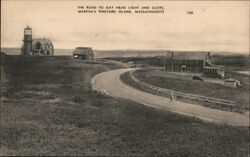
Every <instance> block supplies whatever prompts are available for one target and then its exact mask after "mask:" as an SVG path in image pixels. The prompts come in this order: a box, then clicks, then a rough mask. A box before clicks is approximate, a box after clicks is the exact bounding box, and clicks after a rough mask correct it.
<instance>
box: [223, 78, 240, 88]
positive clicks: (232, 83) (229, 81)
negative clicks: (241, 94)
mask: <svg viewBox="0 0 250 157" xmlns="http://www.w3.org/2000/svg"><path fill="white" fill-rule="evenodd" d="M224 85H225V86H228V87H233V88H236V87H237V86H240V81H237V80H234V79H226V80H225V82H224Z"/></svg>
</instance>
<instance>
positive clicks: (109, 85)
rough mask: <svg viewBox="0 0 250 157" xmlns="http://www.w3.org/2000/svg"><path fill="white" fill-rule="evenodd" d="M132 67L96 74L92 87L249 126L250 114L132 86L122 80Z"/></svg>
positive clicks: (204, 118)
mask: <svg viewBox="0 0 250 157" xmlns="http://www.w3.org/2000/svg"><path fill="white" fill-rule="evenodd" d="M131 70H134V69H132V68H126V69H118V70H112V71H108V72H104V73H100V74H98V75H96V76H95V77H94V78H93V79H92V80H91V83H92V88H93V89H94V90H101V91H103V92H105V93H106V94H107V95H110V96H113V97H120V98H124V99H128V100H132V101H135V102H138V103H142V104H144V105H147V106H152V107H156V108H160V109H164V110H168V111H171V112H175V113H179V114H184V115H187V116H194V117H197V118H199V119H202V120H206V121H211V122H215V123H222V124H223V123H224V124H229V125H237V126H249V116H248V115H243V114H239V113H234V112H226V111H221V110H216V109H211V108H206V107H203V106H198V105H193V104H187V103H182V102H177V101H170V100H169V99H167V98H163V97H160V96H157V95H153V94H149V93H146V92H143V91H140V90H137V89H134V88H133V87H130V86H128V85H126V84H124V83H123V82H121V80H120V75H121V74H123V73H124V72H127V71H131Z"/></svg>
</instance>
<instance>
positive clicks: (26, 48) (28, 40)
mask: <svg viewBox="0 0 250 157" xmlns="http://www.w3.org/2000/svg"><path fill="white" fill-rule="evenodd" d="M31 53H32V29H31V28H30V27H29V26H27V27H26V28H25V29H24V38H23V55H31Z"/></svg>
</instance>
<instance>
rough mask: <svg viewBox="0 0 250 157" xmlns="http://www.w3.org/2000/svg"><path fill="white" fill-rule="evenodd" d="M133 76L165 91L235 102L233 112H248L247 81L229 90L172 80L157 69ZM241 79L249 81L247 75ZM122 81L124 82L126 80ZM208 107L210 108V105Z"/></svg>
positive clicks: (180, 78)
mask: <svg viewBox="0 0 250 157" xmlns="http://www.w3.org/2000/svg"><path fill="white" fill-rule="evenodd" d="M127 75H128V74H127ZM134 76H135V77H136V78H138V79H139V80H141V81H144V82H147V83H149V84H152V85H155V86H158V87H162V88H166V89H171V90H175V91H180V92H184V93H190V94H197V95H203V96H207V97H214V98H220V99H226V100H231V101H235V102H236V107H235V108H234V110H236V111H248V110H249V81H245V82H243V83H242V84H243V85H242V86H241V87H237V88H231V87H226V86H224V85H220V84H215V83H210V82H201V81H196V80H192V79H190V78H188V79H186V78H183V77H179V78H172V77H170V74H169V73H167V72H165V71H164V70H158V69H142V70H138V71H136V72H134ZM123 77H126V76H123ZM241 78H242V79H245V80H249V79H248V76H247V75H244V76H242V77H241ZM127 79H129V78H127ZM123 80H125V81H126V78H125V79H123ZM127 83H128V84H131V85H132V86H135V87H136V88H142V87H138V86H137V85H135V83H133V82H127ZM142 90H145V89H142ZM147 91H148V90H147ZM149 92H150V91H149ZM151 93H152V92H151ZM204 105H205V104H204ZM208 105H210V106H211V104H208ZM214 107H216V105H215V106H213V108H214ZM225 107H226V106H225Z"/></svg>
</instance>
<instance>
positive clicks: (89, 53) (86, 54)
mask: <svg viewBox="0 0 250 157" xmlns="http://www.w3.org/2000/svg"><path fill="white" fill-rule="evenodd" d="M73 58H74V59H82V60H86V61H93V60H94V52H93V50H92V48H91V47H77V48H75V50H74V51H73Z"/></svg>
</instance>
